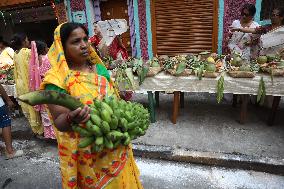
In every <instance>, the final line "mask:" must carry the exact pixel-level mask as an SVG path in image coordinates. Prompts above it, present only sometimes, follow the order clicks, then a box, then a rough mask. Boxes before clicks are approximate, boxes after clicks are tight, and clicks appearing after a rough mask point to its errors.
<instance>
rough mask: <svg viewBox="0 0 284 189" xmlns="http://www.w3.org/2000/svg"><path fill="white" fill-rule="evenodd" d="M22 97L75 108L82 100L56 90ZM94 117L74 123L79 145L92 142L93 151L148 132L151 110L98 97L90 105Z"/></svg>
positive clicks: (87, 144) (34, 101) (35, 101)
mask: <svg viewBox="0 0 284 189" xmlns="http://www.w3.org/2000/svg"><path fill="white" fill-rule="evenodd" d="M18 99H19V100H20V101H22V102H25V103H27V104H29V105H32V106H34V105H38V104H57V105H61V106H64V107H66V108H69V109H70V110H75V109H77V108H78V107H83V104H82V103H81V102H80V101H78V100H77V99H75V98H74V97H72V96H70V95H67V94H62V93H58V92H56V91H35V92H31V93H27V94H24V95H21V96H20V97H19V98H18ZM90 108H91V118H90V120H88V121H87V122H86V124H80V125H76V124H73V125H72V129H73V130H74V131H75V132H78V133H79V134H80V136H81V137H83V138H81V141H80V143H79V145H78V146H79V147H80V148H84V147H87V146H89V145H92V151H94V152H100V151H102V150H103V149H104V148H107V149H113V148H116V147H117V146H118V145H128V144H129V143H130V141H131V140H134V139H136V138H137V137H139V136H143V135H145V133H146V130H147V129H148V127H149V125H150V121H149V117H150V115H149V112H148V110H147V109H145V108H144V107H143V106H142V105H141V104H139V103H135V102H126V101H124V100H119V99H116V98H104V99H103V100H99V99H95V100H94V102H93V104H91V105H90Z"/></svg>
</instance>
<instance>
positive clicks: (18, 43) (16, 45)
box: [11, 33, 27, 50]
mask: <svg viewBox="0 0 284 189" xmlns="http://www.w3.org/2000/svg"><path fill="white" fill-rule="evenodd" d="M26 38H27V34H25V33H15V34H14V35H13V37H12V39H11V47H12V48H13V49H14V50H20V49H21V48H22V46H23V45H22V44H23V42H24V41H25V40H26Z"/></svg>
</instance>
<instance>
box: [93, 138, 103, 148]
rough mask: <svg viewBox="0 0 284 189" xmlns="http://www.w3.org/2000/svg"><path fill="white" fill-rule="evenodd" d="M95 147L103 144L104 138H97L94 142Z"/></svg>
mask: <svg viewBox="0 0 284 189" xmlns="http://www.w3.org/2000/svg"><path fill="white" fill-rule="evenodd" d="M95 143H96V145H98V146H99V145H102V144H103V143H104V137H102V136H101V137H97V138H96V141H95Z"/></svg>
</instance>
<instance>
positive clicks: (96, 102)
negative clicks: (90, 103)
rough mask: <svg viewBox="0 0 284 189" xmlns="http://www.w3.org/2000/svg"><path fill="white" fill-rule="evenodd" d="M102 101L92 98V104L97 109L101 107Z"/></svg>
mask: <svg viewBox="0 0 284 189" xmlns="http://www.w3.org/2000/svg"><path fill="white" fill-rule="evenodd" d="M101 103H102V102H101V101H100V100H99V99H95V100H94V104H95V106H96V108H97V109H100V108H101V107H102V104H101Z"/></svg>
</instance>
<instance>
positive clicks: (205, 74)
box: [204, 72, 220, 78]
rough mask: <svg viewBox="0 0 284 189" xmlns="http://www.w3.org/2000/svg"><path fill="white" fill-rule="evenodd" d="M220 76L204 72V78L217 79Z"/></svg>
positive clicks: (215, 73)
mask: <svg viewBox="0 0 284 189" xmlns="http://www.w3.org/2000/svg"><path fill="white" fill-rule="evenodd" d="M219 75H220V73H218V72H205V73H204V77H206V78H217V77H218V76H219Z"/></svg>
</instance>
